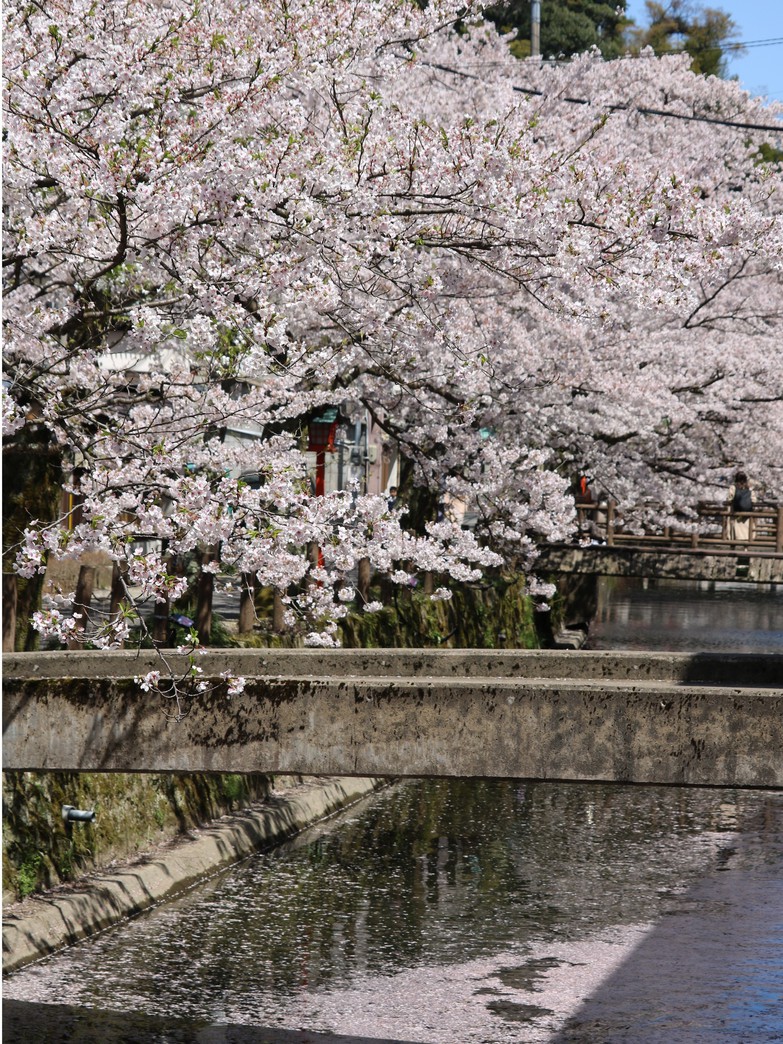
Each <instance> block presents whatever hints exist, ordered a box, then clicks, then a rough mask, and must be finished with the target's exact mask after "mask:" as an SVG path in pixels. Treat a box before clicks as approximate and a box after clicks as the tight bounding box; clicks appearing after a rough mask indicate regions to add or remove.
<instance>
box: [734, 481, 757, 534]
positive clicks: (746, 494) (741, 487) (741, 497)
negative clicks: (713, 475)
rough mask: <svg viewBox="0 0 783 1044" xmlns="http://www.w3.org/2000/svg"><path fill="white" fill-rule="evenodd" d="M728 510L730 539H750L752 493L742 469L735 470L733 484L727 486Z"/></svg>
mask: <svg viewBox="0 0 783 1044" xmlns="http://www.w3.org/2000/svg"><path fill="white" fill-rule="evenodd" d="M729 510H730V511H731V520H730V525H729V537H730V539H731V540H736V541H740V542H745V543H747V542H748V541H749V540H750V518H749V512H751V511H752V510H753V493H752V491H751V488H750V484H749V482H748V476H747V475H746V474H745V472H744V471H738V472H737V474H736V475H735V476H734V482H733V484H732V485H731V486H730V487H729Z"/></svg>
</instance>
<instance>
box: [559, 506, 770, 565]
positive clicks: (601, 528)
mask: <svg viewBox="0 0 783 1044" xmlns="http://www.w3.org/2000/svg"><path fill="white" fill-rule="evenodd" d="M576 508H577V518H578V522H579V524H580V526H584V525H589V527H590V530H591V532H592V533H593V534H596V535H600V536H601V537H603V539H604V540H605V541H606V543H607V544H608V545H610V546H617V545H620V544H634V545H638V544H644V545H653V546H660V547H671V548H679V549H682V550H688V549H701V550H721V549H724V550H725V549H729V550H733V549H734V548H737V547H739V548H750V549H753V550H755V551H762V552H769V553H772V554H778V555H780V554H783V504H777V503H762V504H760V505H758V506H757V507H756V509H755V510H753V511H750V512H747V513H745V512H743V513H741V514H740V513H736V514H735V513H734V512H733V511H732V510H731V509H730V507H729V506H728V505H727V504H725V503H711V502H709V501H702V502H700V503H699V504H698V507H697V513H698V517H699V519H700V520H701V524H702V528H701V530H693V529H692V528H690V527H686V526H685V525H683V528H682V529H678V528H677V527H676V526H666V527H664V528H663V529H662V530H661V531H659V532H645V533H643V534H639V533H628V532H625V530H624V528H623V519H622V515H621V514H620V513H619V512H618V508H617V504H616V503H615V501H613V500H608V501H600V502H599V503H597V504H595V503H592V504H583V503H578V504H577V506H576ZM734 521H737V522H745V521H747V522H748V533H747V535H739V534H735V530H734V527H733V522H734Z"/></svg>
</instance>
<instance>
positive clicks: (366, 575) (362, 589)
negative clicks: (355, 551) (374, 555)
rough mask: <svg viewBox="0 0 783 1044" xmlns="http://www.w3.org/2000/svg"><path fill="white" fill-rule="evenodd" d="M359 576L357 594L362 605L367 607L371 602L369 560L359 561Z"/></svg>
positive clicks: (361, 559) (362, 559)
mask: <svg viewBox="0 0 783 1044" xmlns="http://www.w3.org/2000/svg"><path fill="white" fill-rule="evenodd" d="M358 574H359V575H358V577H357V580H356V592H357V594H358V596H359V603H360V605H366V604H367V603H368V602H369V600H370V576H371V570H370V560H369V558H360V559H359V567H358Z"/></svg>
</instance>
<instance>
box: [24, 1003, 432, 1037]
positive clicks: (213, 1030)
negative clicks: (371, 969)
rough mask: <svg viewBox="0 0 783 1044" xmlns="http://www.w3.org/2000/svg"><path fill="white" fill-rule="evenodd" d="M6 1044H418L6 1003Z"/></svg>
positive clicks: (134, 1014) (73, 1007) (68, 1005)
mask: <svg viewBox="0 0 783 1044" xmlns="http://www.w3.org/2000/svg"><path fill="white" fill-rule="evenodd" d="M3 1042H4V1044H416V1042H415V1041H396V1040H395V1041H393V1040H388V1039H384V1040H381V1039H378V1038H375V1037H373V1038H369V1037H354V1036H348V1037H346V1036H344V1035H342V1034H341V1035H339V1036H336V1035H334V1034H332V1033H315V1032H310V1031H308V1030H285V1029H276V1028H275V1027H270V1026H266V1027H265V1026H219V1025H211V1024H210V1023H208V1022H204V1021H203V1020H200V1019H174V1018H168V1017H167V1018H156V1017H155V1016H152V1015H140V1014H137V1013H125V1012H108V1011H100V1010H98V1009H94V1008H79V1007H76V1006H74V1005H70V1004H36V1003H33V1002H30V1001H13V1000H7V1001H4V1002H3Z"/></svg>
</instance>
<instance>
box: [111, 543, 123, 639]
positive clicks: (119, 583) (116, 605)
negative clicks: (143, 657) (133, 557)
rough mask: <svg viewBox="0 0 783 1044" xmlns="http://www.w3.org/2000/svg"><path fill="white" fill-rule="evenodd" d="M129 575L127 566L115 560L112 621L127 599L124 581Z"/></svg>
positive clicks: (112, 584) (112, 583) (112, 581)
mask: <svg viewBox="0 0 783 1044" xmlns="http://www.w3.org/2000/svg"><path fill="white" fill-rule="evenodd" d="M126 577H127V571H126V567H125V566H124V565H120V563H119V562H115V563H114V565H113V567H112V573H111V597H110V599H109V615H110V617H111V619H112V621H114V620H116V619H117V617H118V616H119V614H120V609H121V607H122V603H123V602H124V601H125V599H126V592H125V585H124V583H123V581H124V580H125V578H126ZM118 644H119V646H120V647H123V646H124V645H125V642H124V641H121V642H119V643H118Z"/></svg>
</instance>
